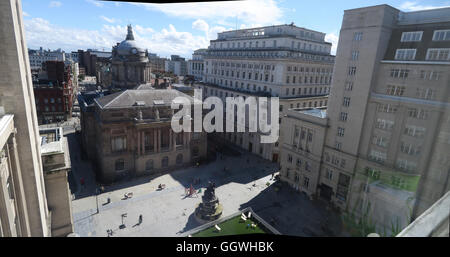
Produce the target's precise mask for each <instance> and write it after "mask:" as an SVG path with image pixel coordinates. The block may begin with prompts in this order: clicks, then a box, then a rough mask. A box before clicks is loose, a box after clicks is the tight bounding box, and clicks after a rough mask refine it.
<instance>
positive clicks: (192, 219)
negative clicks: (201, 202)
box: [177, 212, 202, 234]
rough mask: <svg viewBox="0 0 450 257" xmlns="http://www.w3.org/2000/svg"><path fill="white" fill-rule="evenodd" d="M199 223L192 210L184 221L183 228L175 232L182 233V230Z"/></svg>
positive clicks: (191, 227) (187, 229)
mask: <svg viewBox="0 0 450 257" xmlns="http://www.w3.org/2000/svg"><path fill="white" fill-rule="evenodd" d="M200 225H202V224H200V223H199V222H198V221H197V220H196V219H195V216H194V212H193V213H191V215H189V218H188V221H187V222H186V225H185V226H184V228H183V229H182V230H180V231H178V233H177V234H183V233H184V232H186V231H189V230H191V229H194V228H196V227H198V226H200Z"/></svg>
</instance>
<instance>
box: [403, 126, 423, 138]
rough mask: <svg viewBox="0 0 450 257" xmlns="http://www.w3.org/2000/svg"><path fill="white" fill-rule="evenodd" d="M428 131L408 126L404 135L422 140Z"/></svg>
mask: <svg viewBox="0 0 450 257" xmlns="http://www.w3.org/2000/svg"><path fill="white" fill-rule="evenodd" d="M425 131H426V129H425V128H423V127H417V126H413V125H406V126H405V129H404V131H403V133H404V134H405V135H408V136H412V137H417V138H422V137H423V136H424V135H425Z"/></svg>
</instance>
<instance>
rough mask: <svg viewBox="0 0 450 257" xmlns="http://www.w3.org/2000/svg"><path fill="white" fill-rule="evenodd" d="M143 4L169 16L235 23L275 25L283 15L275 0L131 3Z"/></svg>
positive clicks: (149, 8)
mask: <svg viewBox="0 0 450 257" xmlns="http://www.w3.org/2000/svg"><path fill="white" fill-rule="evenodd" d="M130 4H133V5H138V6H143V7H145V8H147V9H148V10H151V11H160V12H163V13H165V14H166V15H169V16H175V17H179V18H190V19H208V20H214V21H217V20H222V21H223V20H225V19H230V20H229V21H227V22H230V23H233V24H234V23H235V20H236V17H237V19H238V21H239V23H246V24H248V25H250V27H251V26H252V24H262V25H273V24H277V23H280V22H281V21H280V19H281V18H282V17H283V12H282V10H281V8H279V7H278V5H277V2H275V1H274V0H246V1H223V2H198V3H173V4H148V3H130Z"/></svg>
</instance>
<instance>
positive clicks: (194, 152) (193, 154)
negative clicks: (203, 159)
mask: <svg viewBox="0 0 450 257" xmlns="http://www.w3.org/2000/svg"><path fill="white" fill-rule="evenodd" d="M230 136H231V134H230ZM198 152H199V150H198V146H194V148H193V149H192V156H193V157H197V156H198Z"/></svg>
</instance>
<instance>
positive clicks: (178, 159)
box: [176, 153, 183, 164]
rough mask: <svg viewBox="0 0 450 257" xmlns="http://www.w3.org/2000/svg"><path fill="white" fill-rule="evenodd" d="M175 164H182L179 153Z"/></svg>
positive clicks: (181, 156)
mask: <svg viewBox="0 0 450 257" xmlns="http://www.w3.org/2000/svg"><path fill="white" fill-rule="evenodd" d="M176 161H177V164H182V163H183V155H182V154H181V153H180V154H178V155H177V159H176Z"/></svg>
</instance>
